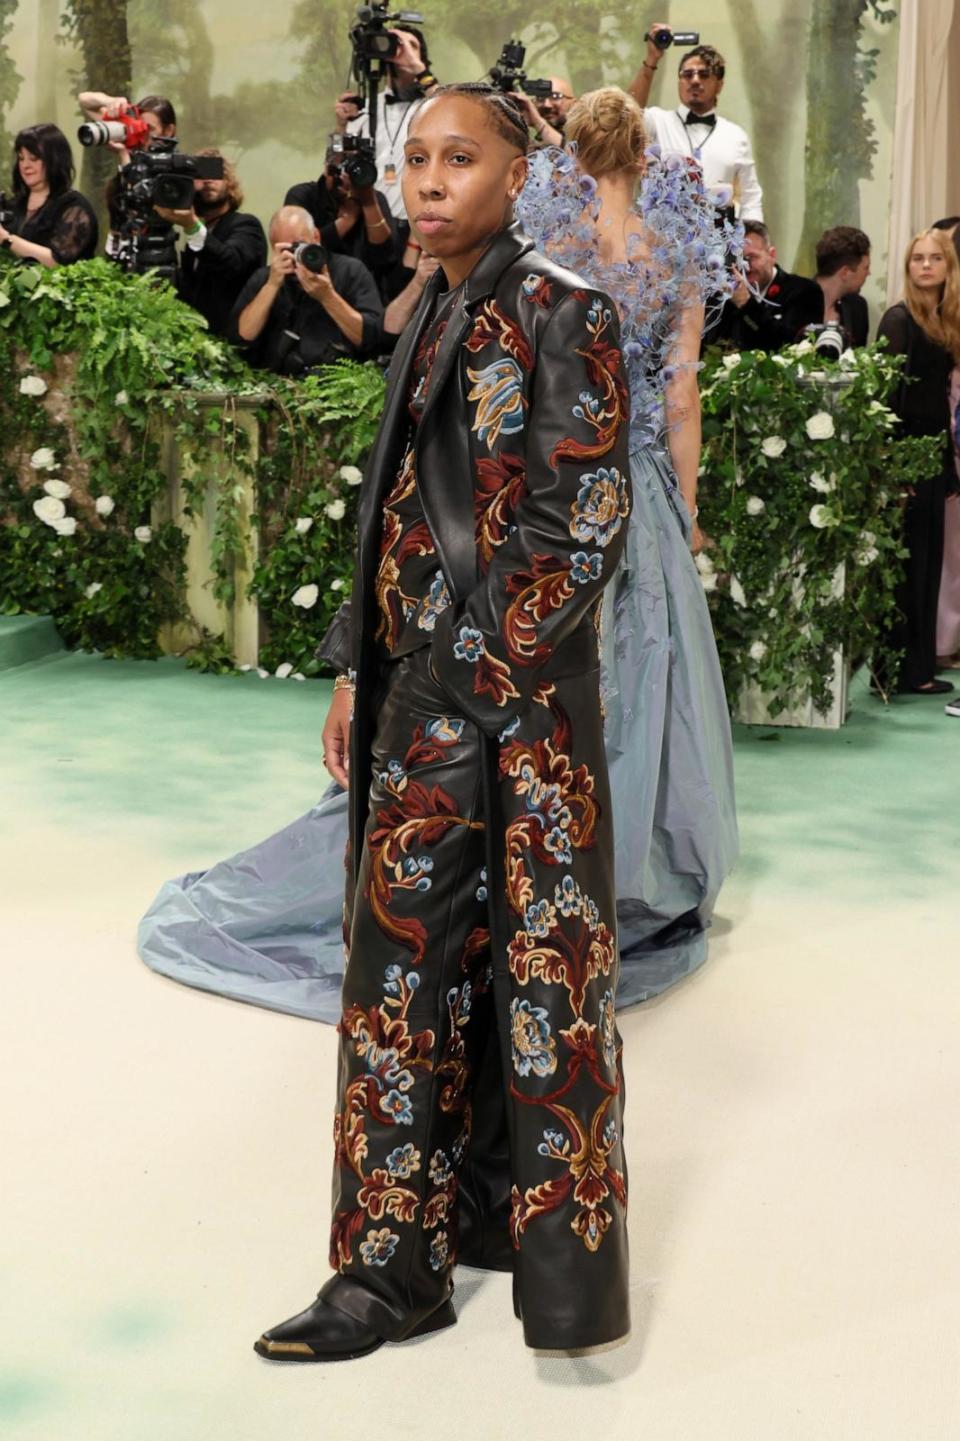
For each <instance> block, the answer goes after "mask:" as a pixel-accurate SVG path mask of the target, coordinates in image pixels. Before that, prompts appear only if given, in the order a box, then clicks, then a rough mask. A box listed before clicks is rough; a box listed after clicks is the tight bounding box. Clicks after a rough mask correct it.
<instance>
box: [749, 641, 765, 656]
mask: <svg viewBox="0 0 960 1441" xmlns="http://www.w3.org/2000/svg"><path fill="white" fill-rule="evenodd" d="M766 653H767V647H766V644H765V643H764V642H763V641H762V640H755V641H753V642H752V643H751V646H750V659H751V660H763V658H764V656H765V655H766Z"/></svg>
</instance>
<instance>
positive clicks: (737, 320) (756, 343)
mask: <svg viewBox="0 0 960 1441" xmlns="http://www.w3.org/2000/svg"><path fill="white" fill-rule="evenodd" d="M822 321H823V291H822V290H821V289H820V287H819V285H818V284H817V282H816V281H815V280H808V279H807V278H806V276H803V275H791V274H790V272H789V271H787V270H781V269H780V267H779V265H778V266H777V268H776V271H775V272H774V276H773V279H772V280H771V282H770V285H769V286H768V288H767V293H766V295H765V296H762V297H760V298H759V299H757V298H756V297H755V296H752V295H751V297H750V299H749V300H748V301H747V303H746V305H744V306H741V307H739V308H738V307H737V306H736V305H734V303H733V301H732V300H728V301H727V303H726V304H725V305H724V307H723V314H722V316H721V319H720V327H719V331H720V335H719V337H718V338H722V339H725V340H729V341H731V342H732V343H733V344H734V345H735V346H736V348H737V350H780V349H781V348H782V347H783V346H784V345H792V344H793V342H794V341H795V340H798V339H799V338H800V332H801V331H802V330H803V328H804V326H807V325H820V324H821V323H822Z"/></svg>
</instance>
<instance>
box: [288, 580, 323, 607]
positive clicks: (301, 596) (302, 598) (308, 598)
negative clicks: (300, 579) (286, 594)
mask: <svg viewBox="0 0 960 1441" xmlns="http://www.w3.org/2000/svg"><path fill="white" fill-rule="evenodd" d="M319 598H320V587H319V586H318V585H301V586H300V587H299V589H297V590H295V591H294V592H293V595H292V596H291V597H290V604H291V605H299V606H301V607H302V608H303V609H304V610H312V609H313V607H314V606H315V605H316V603H317V601H318V600H319Z"/></svg>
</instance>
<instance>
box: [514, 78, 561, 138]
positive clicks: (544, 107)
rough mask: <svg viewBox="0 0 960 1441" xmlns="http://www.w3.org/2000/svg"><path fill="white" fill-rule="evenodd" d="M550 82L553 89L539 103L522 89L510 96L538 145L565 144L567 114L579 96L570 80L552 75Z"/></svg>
mask: <svg viewBox="0 0 960 1441" xmlns="http://www.w3.org/2000/svg"><path fill="white" fill-rule="evenodd" d="M550 84H551V85H552V86H553V89H552V90H551V92H550V94H549V95H547V96H546V97H545V98H544V99H543V100H541V101H540V104H539V105H537V104H536V103H535V102H534V101H533V100H532V99H531V97H530V96H529V95H525V94H524V93H523V91H522V90H517V91H514V92H513V93H512V94H511V97H510V98H511V99H512V100H514V101H515V102H516V104H517V108H518V109H519V110H520V111H521V112H522V114H523V116H524V118H525V120H526V122H527V124H528V125H529V126H530V129H531V130H532V131H533V135H534V139H535V140H536V142H537V144H538V145H562V144H563V132H564V127H565V125H566V123H567V116H568V115H569V113H570V107H571V105H572V104H573V102H574V100H575V99H576V98H577V97H576V96H575V95H574V93H573V88H572V87H571V85H570V81H569V80H562V79H560V78H559V77H558V76H556V75H551V77H550Z"/></svg>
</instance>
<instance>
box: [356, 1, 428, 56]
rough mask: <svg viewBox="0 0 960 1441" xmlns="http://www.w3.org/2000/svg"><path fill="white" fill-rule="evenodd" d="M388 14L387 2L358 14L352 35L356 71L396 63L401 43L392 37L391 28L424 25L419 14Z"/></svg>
mask: <svg viewBox="0 0 960 1441" xmlns="http://www.w3.org/2000/svg"><path fill="white" fill-rule="evenodd" d="M387 10H388V5H387V0H380V3H379V4H375V5H361V6H360V9H359V10H358V11H357V18H356V20H355V22H354V25H353V29H352V30H351V31H350V43H351V45H352V46H353V64H354V70H355V71H359V70H361V69H365V68H366V67H367V66H369V64H370V63H371V61H373V62H376V61H380V63H381V65H385V64H386V63H387V61H388V60H392V59H393V57H394V56H395V55H396V53H397V51H398V49H399V48H400V42H399V40H398V39H397V37H396V35H391V33H390V30H389V28H388V27H389V26H390V25H420V24H422V23H423V16H422V15H421V14H420V12H419V11H418V10H398V11H397V12H396V14H394V15H388V14H387Z"/></svg>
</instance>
